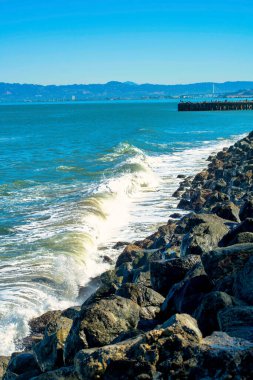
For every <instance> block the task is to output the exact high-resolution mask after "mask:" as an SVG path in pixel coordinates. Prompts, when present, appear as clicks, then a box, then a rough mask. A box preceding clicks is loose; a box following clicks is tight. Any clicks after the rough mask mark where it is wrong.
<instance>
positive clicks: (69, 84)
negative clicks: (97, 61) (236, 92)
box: [0, 80, 253, 87]
mask: <svg viewBox="0 0 253 380" xmlns="http://www.w3.org/2000/svg"><path fill="white" fill-rule="evenodd" d="M238 82H240V83H245V82H252V83H253V80H228V81H224V82H215V81H206V82H191V83H174V84H172V83H151V82H145V83H137V82H133V81H117V80H111V81H108V82H101V83H95V82H94V83H68V84H64V83H62V84H53V83H50V84H43V83H26V82H3V81H1V82H0V84H7V85H20V86H25V85H27V86H43V87H47V86H54V87H60V86H92V85H107V84H110V83H119V84H129V85H136V86H143V85H153V86H190V85H196V84H212V83H213V84H225V83H238Z"/></svg>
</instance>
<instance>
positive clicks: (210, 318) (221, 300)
mask: <svg viewBox="0 0 253 380" xmlns="http://www.w3.org/2000/svg"><path fill="white" fill-rule="evenodd" d="M232 305H233V299H232V297H230V296H229V295H228V294H227V293H224V292H218V291H214V292H210V293H208V294H206V295H205V296H204V297H203V299H202V302H201V304H200V305H199V307H198V308H197V309H196V311H195V313H194V317H195V318H196V319H197V322H198V325H199V328H200V330H201V331H202V334H203V335H204V336H207V335H211V333H212V332H213V331H218V330H219V329H220V327H219V323H218V318H217V314H218V312H219V311H220V310H222V309H224V308H225V307H228V306H232Z"/></svg>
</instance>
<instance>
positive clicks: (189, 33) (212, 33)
mask: <svg viewBox="0 0 253 380" xmlns="http://www.w3.org/2000/svg"><path fill="white" fill-rule="evenodd" d="M252 66H253V1H252V0H219V1H218V0H212V1H205V0H201V1H199V0H188V1H186V0H177V1H176V0H175V1H170V0H167V1H165V0H0V82H9V83H16V82H18V83H38V84H73V83H85V84H88V83H105V82H108V81H111V80H117V81H122V82H123V81H133V82H136V83H147V82H148V83H161V84H176V83H194V82H205V81H211V82H224V81H236V80H253V70H252Z"/></svg>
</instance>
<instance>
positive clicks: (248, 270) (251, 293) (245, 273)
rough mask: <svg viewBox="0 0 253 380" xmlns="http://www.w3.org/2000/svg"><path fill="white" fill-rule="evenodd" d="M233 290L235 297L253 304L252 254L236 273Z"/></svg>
mask: <svg viewBox="0 0 253 380" xmlns="http://www.w3.org/2000/svg"><path fill="white" fill-rule="evenodd" d="M233 290H234V295H235V296H236V297H238V298H241V299H242V300H244V301H246V302H247V303H249V304H250V305H253V255H252V256H251V257H250V258H249V260H248V261H247V262H246V263H245V265H244V267H243V268H242V269H241V270H240V271H239V272H238V273H237V276H236V277H235V281H234V287H233Z"/></svg>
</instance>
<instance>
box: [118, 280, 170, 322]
mask: <svg viewBox="0 0 253 380" xmlns="http://www.w3.org/2000/svg"><path fill="white" fill-rule="evenodd" d="M116 295H118V296H120V297H124V298H128V299H130V300H132V301H133V302H135V303H137V304H138V305H139V306H140V307H141V309H140V318H143V319H153V318H155V317H156V314H158V312H159V311H160V306H161V304H162V303H163V301H164V297H163V296H162V295H161V294H160V293H158V292H156V291H155V290H153V289H150V288H148V287H146V286H145V285H142V284H131V283H127V284H124V285H122V286H121V288H119V290H117V292H116Z"/></svg>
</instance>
